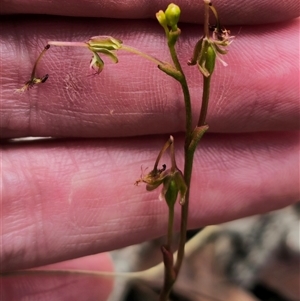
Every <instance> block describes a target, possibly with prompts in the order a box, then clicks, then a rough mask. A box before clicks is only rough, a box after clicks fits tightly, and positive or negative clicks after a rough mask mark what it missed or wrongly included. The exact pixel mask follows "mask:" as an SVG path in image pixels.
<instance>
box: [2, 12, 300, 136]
mask: <svg viewBox="0 0 300 301" xmlns="http://www.w3.org/2000/svg"><path fill="white" fill-rule="evenodd" d="M43 19H45V17H43ZM2 24H3V27H2V28H3V32H4V33H5V34H4V35H2V37H1V47H2V56H1V58H0V59H1V63H2V70H5V72H2V73H1V75H0V76H1V81H2V93H1V116H2V118H1V135H2V137H6V138H9V137H19V136H66V137H70V136H77V137H78V136H80V137H111V136H129V135H131V136H133V135H146V134H162V133H168V134H169V133H174V132H178V131H183V130H184V127H185V126H184V123H185V110H184V104H183V103H184V101H183V96H182V92H181V89H180V86H179V84H178V83H177V82H176V81H175V80H174V79H172V78H170V77H168V76H167V75H166V74H164V73H162V72H161V71H159V70H158V69H157V67H156V66H155V65H154V64H153V63H152V62H149V61H146V60H145V59H143V58H141V57H138V56H136V55H133V54H128V53H126V52H124V51H120V52H118V56H119V63H118V64H112V63H111V62H109V61H107V60H106V65H105V68H104V71H103V72H102V73H101V74H100V75H98V76H92V77H91V76H90V75H91V72H90V70H89V68H88V66H89V62H90V58H91V53H90V52H89V51H87V50H85V49H83V50H82V49H74V47H67V48H60V47H59V48H55V47H52V48H50V49H49V50H48V52H47V53H46V55H45V56H44V58H43V59H42V61H41V64H40V66H39V68H38V74H39V75H44V74H46V73H49V79H48V81H47V82H46V83H45V84H41V85H39V86H36V87H33V88H32V89H31V90H29V91H26V92H25V93H22V94H18V93H13V91H15V89H17V88H20V87H21V86H22V85H23V83H24V82H25V81H26V80H28V78H29V76H30V73H31V70H32V66H33V64H34V61H35V60H36V58H37V56H38V53H39V52H40V50H41V49H43V47H44V45H45V44H46V43H47V41H48V40H49V39H54V40H66V39H67V40H69V39H70V38H69V37H72V38H71V39H72V40H73V41H74V40H78V41H86V40H87V39H88V38H89V37H91V36H93V35H95V34H100V35H101V34H104V35H105V34H106V35H107V34H109V35H112V36H114V37H117V38H121V39H122V40H123V41H124V43H126V44H127V45H132V46H134V47H137V48H139V49H141V50H142V51H146V52H147V53H149V54H151V55H153V56H155V57H158V58H160V59H162V60H165V61H170V57H169V54H168V51H167V47H166V41H165V38H164V35H163V33H162V30H161V28H160V27H159V26H157V25H156V24H154V23H152V22H148V21H144V22H140V21H139V22H134V21H132V22H125V23H124V22H120V21H118V22H117V21H115V22H110V23H108V22H107V21H95V20H94V21H92V20H88V21H84V20H81V21H78V22H76V23H74V21H73V20H68V21H63V20H60V21H59V22H56V23H54V22H53V19H51V18H50V19H45V20H41V19H38V20H37V21H29V20H27V21H24V22H21V21H18V23H14V26H12V23H11V21H7V22H3V23H2ZM298 26H299V20H297V21H294V22H289V23H285V24H280V25H268V26H260V27H243V28H242V32H241V34H238V35H237V37H236V40H235V41H234V43H233V44H232V45H231V46H230V52H229V54H228V55H226V56H225V57H224V59H225V60H226V61H227V63H228V66H227V67H224V66H222V65H221V64H220V63H218V64H217V66H216V71H215V73H214V74H213V78H212V83H211V85H212V87H211V100H210V107H209V112H208V120H207V122H208V124H209V125H210V131H213V132H247V131H253V132H254V131H270V130H294V129H299V120H300V118H299V117H300V116H299V64H297V61H298V54H299V45H298V44H297V43H296V40H295V36H297V34H298V30H299V27H298ZM62 28H63V31H62V30H61V29H62ZM12 29H13V31H12ZM45 30H46V31H45ZM238 30H239V29H238V28H236V29H234V28H233V34H234V32H235V33H237V31H238ZM200 31H201V29H199V27H198V26H187V27H183V28H182V32H183V34H182V38H181V40H180V43H179V45H178V47H177V49H178V53H179V57H180V58H181V61H182V63H183V65H184V70H185V71H186V75H187V79H188V83H189V85H190V91H191V98H192V105H193V112H194V120H197V119H198V115H199V111H200V100H201V95H202V76H201V75H200V74H199V71H198V69H197V68H196V67H195V68H193V67H188V66H187V65H186V63H185V62H187V61H188V60H189V59H190V58H191V55H192V51H193V47H194V45H195V43H196V41H197V39H199V35H201V32H200ZM13 36H18V37H20V39H15V38H13V39H12V37H13ZM37 39H38V40H39V43H38V44H37V43H36V42H35V41H36V40H37ZM112 125H113V126H112Z"/></svg>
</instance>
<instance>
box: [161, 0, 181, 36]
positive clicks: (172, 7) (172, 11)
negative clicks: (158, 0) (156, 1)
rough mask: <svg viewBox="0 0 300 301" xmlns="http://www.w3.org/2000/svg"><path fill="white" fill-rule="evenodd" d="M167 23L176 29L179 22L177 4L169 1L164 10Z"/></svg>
mask: <svg viewBox="0 0 300 301" xmlns="http://www.w3.org/2000/svg"><path fill="white" fill-rule="evenodd" d="M165 15H166V19H167V24H168V26H170V27H171V28H172V30H174V31H175V30H177V23H178V22H179V18H180V8H179V6H178V5H176V4H174V3H171V4H169V6H168V7H167V9H166V11H165Z"/></svg>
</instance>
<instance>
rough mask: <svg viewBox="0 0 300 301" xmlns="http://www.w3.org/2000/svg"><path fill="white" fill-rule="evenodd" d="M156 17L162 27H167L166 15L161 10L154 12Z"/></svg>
mask: <svg viewBox="0 0 300 301" xmlns="http://www.w3.org/2000/svg"><path fill="white" fill-rule="evenodd" d="M156 19H157V20H158V22H159V24H160V25H161V26H162V27H167V26H168V24H167V19H166V15H165V13H164V12H163V11H162V10H160V11H159V12H157V13H156Z"/></svg>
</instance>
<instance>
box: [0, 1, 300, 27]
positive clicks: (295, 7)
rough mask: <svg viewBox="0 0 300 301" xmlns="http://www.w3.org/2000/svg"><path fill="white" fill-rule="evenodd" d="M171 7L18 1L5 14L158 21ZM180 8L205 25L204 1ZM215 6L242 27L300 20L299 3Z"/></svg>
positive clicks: (182, 3)
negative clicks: (157, 13) (156, 17)
mask: <svg viewBox="0 0 300 301" xmlns="http://www.w3.org/2000/svg"><path fill="white" fill-rule="evenodd" d="M213 2H214V1H213ZM169 3H170V1H169V0H152V1H148V0H143V1H135V0H122V1H117V2H116V1H77V0H67V1H64V2H63V4H62V2H61V1H59V0H54V1H38V0H34V1H31V0H25V1H23V0H16V1H5V2H3V3H2V4H1V5H2V9H1V13H2V14H47V15H64V16H76V17H102V18H121V19H147V18H154V16H155V13H156V12H157V11H158V10H160V9H165V8H166V7H167V5H168V4H169ZM176 4H177V5H179V6H180V7H181V8H182V18H181V20H182V22H189V23H201V22H202V17H201V16H203V1H201V0H200V1H193V0H188V1H187V0H178V1H176ZM214 5H216V7H217V8H218V11H219V12H220V14H221V16H222V21H223V22H224V23H226V24H240V25H241V24H266V23H274V22H282V21H286V20H290V19H292V18H296V17H298V16H299V9H300V7H299V1H298V0H285V1H281V0H273V1H260V0H252V1H244V0H234V1H225V0H219V1H217V0H216V1H215V2H214Z"/></svg>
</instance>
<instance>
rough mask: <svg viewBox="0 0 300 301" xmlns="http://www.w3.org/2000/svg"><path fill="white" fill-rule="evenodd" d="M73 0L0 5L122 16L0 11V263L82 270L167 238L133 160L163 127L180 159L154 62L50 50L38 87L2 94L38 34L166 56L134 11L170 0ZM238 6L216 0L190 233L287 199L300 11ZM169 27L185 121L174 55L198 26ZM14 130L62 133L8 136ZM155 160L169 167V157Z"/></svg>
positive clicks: (196, 92)
mask: <svg viewBox="0 0 300 301" xmlns="http://www.w3.org/2000/svg"><path fill="white" fill-rule="evenodd" d="M75 2H76V1H75V0H74V1H68V2H66V4H65V5H64V7H63V8H60V6H59V4H58V3H59V1H58V2H57V6H55V5H54V4H53V2H51V5H52V6H47V5H50V4H49V3H50V2H49V3H48V2H47V3H44V4H40V3H38V4H36V5H33V4H32V1H28V5H27V3H25V4H24V1H22V5H16V1H15V2H14V5H12V4H11V3H12V2H7V3H6V2H5V3H4V4H2V8H1V9H2V11H3V13H26V14H27V13H48V14H54V15H55V14H60V15H61V14H64V15H73V16H79V15H80V14H81V15H84V16H96V15H97V16H99V17H107V18H109V17H118V18H120V19H118V20H117V19H90V20H88V19H81V18H77V19H74V18H73V19H70V18H65V17H57V16H48V17H45V16H43V17H40V16H31V17H30V18H26V16H24V17H23V18H21V19H20V17H18V18H17V17H14V16H6V17H5V18H3V19H2V20H1V27H2V30H1V32H2V33H1V36H0V43H1V56H0V60H1V70H0V72H1V73H0V79H1V92H0V101H1V137H2V138H3V143H2V146H1V151H2V167H1V168H2V186H1V189H2V191H1V197H2V198H1V226H2V229H1V235H2V238H1V269H2V270H3V271H11V270H15V269H22V268H32V267H36V266H41V265H46V264H51V263H56V262H59V261H64V260H69V259H74V258H77V260H75V261H72V264H71V263H70V265H71V266H72V265H74V267H78V266H80V267H81V268H82V266H84V263H85V261H86V260H87V258H85V259H80V257H83V256H88V255H91V254H95V253H100V252H105V251H109V250H113V249H116V248H120V247H124V246H127V245H130V244H133V243H139V242H142V241H145V240H148V239H151V238H154V237H158V236H160V235H163V234H165V233H166V225H167V207H166V204H164V203H163V202H160V201H159V200H158V195H159V193H160V189H157V190H154V191H152V192H147V191H146V189H145V186H144V185H142V184H140V185H139V186H138V187H136V186H134V182H135V181H136V180H137V179H138V178H139V176H140V169H141V166H143V167H149V168H150V169H149V170H151V168H152V167H153V164H154V161H155V159H156V156H157V154H158V152H159V150H160V148H161V147H162V145H163V144H164V143H165V141H166V140H167V139H168V137H169V134H174V138H175V149H176V160H177V164H178V167H179V168H182V166H183V152H182V141H183V140H182V137H183V134H181V133H180V132H182V131H183V130H184V110H183V99H182V96H181V92H180V88H179V86H178V85H177V83H176V82H175V81H174V80H173V79H172V78H169V77H167V76H166V75H165V74H164V73H162V72H161V71H159V70H158V69H157V68H156V66H155V65H154V64H153V63H151V62H148V61H146V60H144V59H143V58H141V57H138V56H135V55H133V54H128V53H125V52H121V51H120V52H118V57H119V63H118V64H116V65H115V64H112V63H111V62H110V61H109V60H107V59H105V58H104V60H105V63H106V64H105V67H104V70H103V72H102V73H101V74H100V75H95V76H90V75H91V74H92V72H91V71H90V70H89V61H90V58H91V54H90V53H89V52H88V51H86V50H84V49H74V48H73V47H72V48H55V47H51V49H50V50H49V51H48V52H47V54H46V55H45V56H44V58H43V60H42V61H41V64H40V66H39V67H38V71H37V72H38V73H39V75H40V76H42V75H44V74H46V73H49V79H48V80H47V82H46V83H44V84H40V85H39V86H36V87H33V88H32V89H31V90H29V91H26V92H25V93H23V94H19V93H14V91H15V90H16V89H18V88H20V87H21V86H22V85H23V84H24V82H26V80H28V76H30V73H31V68H32V66H33V64H34V60H35V59H36V57H37V56H38V53H39V52H40V51H41V50H42V49H43V47H44V46H45V45H46V44H47V41H49V40H50V39H52V40H69V41H71V40H72V41H74V40H76V41H82V42H84V41H86V40H88V39H89V38H90V37H92V36H95V35H112V36H113V37H115V38H118V39H121V40H123V41H124V42H126V44H127V45H131V46H133V47H136V48H139V49H141V50H143V51H145V52H148V53H149V54H151V55H153V56H155V57H157V58H159V59H161V60H165V61H170V59H169V56H168V52H167V47H166V45H165V40H164V34H163V30H162V28H161V27H160V26H159V25H158V24H157V22H156V21H155V20H154V19H153V20H148V19H147V20H146V19H145V20H132V18H148V17H150V16H153V18H154V15H155V12H156V11H158V10H159V9H165V8H166V6H167V4H168V3H169V2H168V1H151V6H149V7H148V6H142V3H143V1H141V2H138V3H137V2H136V1H133V0H132V1H130V0H127V1H125V0H124V1H122V4H120V6H121V8H120V9H118V10H117V11H115V10H113V8H112V4H109V1H99V8H98V7H97V9H96V7H94V6H92V5H93V4H91V3H90V2H88V4H84V2H82V3H81V4H77V5H74V4H76V3H75ZM180 2H181V1H177V2H176V3H177V4H178V5H180V6H181V9H182V12H183V13H182V18H183V21H185V22H187V21H190V22H193V23H196V22H198V21H199V22H201V20H202V14H201V12H202V10H201V9H200V7H202V3H200V2H201V1H199V4H197V6H196V8H197V7H198V8H199V9H198V11H197V9H195V8H193V6H192V3H193V1H190V5H189V6H188V5H187V2H188V1H183V2H184V4H181V3H180ZM217 2H219V3H217ZM240 2H241V3H240V4H239V3H238V1H221V0H219V1H215V3H214V5H215V6H216V7H217V8H218V10H219V15H220V16H221V20H222V21H223V23H224V24H226V25H227V24H229V25H227V28H228V29H230V30H231V34H232V35H235V36H236V38H235V40H234V42H233V44H232V45H230V47H229V54H227V55H226V56H224V57H222V59H224V60H225V61H226V62H227V64H228V66H227V67H224V66H222V64H221V63H217V65H216V71H215V74H214V77H213V79H212V94H211V102H210V107H209V111H208V119H207V122H208V124H209V125H210V131H209V132H208V133H207V134H206V135H205V137H204V138H203V141H201V142H200V144H199V148H198V150H197V152H196V155H195V162H194V172H193V179H192V186H191V204H190V206H191V207H190V216H189V227H190V228H196V227H201V226H203V225H207V224H214V223H220V222H224V221H228V220H231V219H236V218H241V217H243V216H248V215H252V214H257V213H263V212H267V211H269V210H274V209H278V208H281V207H284V206H287V205H289V204H292V203H294V202H296V201H298V200H299V194H300V192H299V118H300V116H299V63H298V59H299V43H298V42H299V37H298V34H299V18H298V19H294V18H295V17H298V16H297V12H298V11H299V2H298V0H290V1H282V2H284V3H282V2H281V1H269V3H270V4H269V6H268V5H267V4H265V7H264V9H262V7H261V6H260V5H261V1H249V2H251V3H248V1H240ZM287 2H288V3H287ZM114 3H115V2H114ZM139 3H141V4H139ZM225 3H227V4H225ZM242 3H243V5H244V7H243V6H242ZM258 4H259V5H258ZM42 5H44V6H42ZM138 5H140V7H139V6H138ZM185 5H186V7H185ZM250 5H251V7H250ZM268 8H270V9H271V11H272V13H268V11H267V9H268ZM255 9H257V11H255ZM247 11H249V12H251V13H249V14H247ZM255 12H256V13H255ZM126 18H130V20H124V19H126ZM54 21H55V22H54ZM279 21H284V22H279ZM262 22H264V23H272V24H269V25H264V24H261V23H262ZM230 24H231V25H230ZM254 24H255V25H254ZM180 25H181V26H180V28H181V29H182V32H183V33H182V37H181V39H180V42H179V45H178V55H179V57H180V58H181V62H182V64H183V67H184V70H185V71H186V75H187V79H188V82H189V84H190V88H191V96H192V104H193V112H194V116H195V117H194V119H195V120H196V118H198V117H197V116H198V111H199V104H200V97H201V75H200V74H199V72H198V71H197V69H196V68H195V67H188V66H187V65H186V64H185V63H186V62H187V61H188V60H189V59H190V58H191V56H192V51H193V46H194V44H195V43H196V41H197V39H198V38H200V35H201V33H202V27H201V26H200V25H196V24H193V25H192V24H187V23H186V24H180ZM248 25H249V26H248ZM146 34H147V36H146ZM297 39H298V42H297ZM176 133H177V134H176ZM149 135H151V136H149ZM26 136H37V137H41V136H46V137H47V136H52V137H63V138H71V139H68V140H66V139H60V140H56V141H45V140H43V141H41V140H38V141H34V142H27V143H24V142H10V141H8V140H6V139H9V138H17V137H26ZM78 137H79V138H89V139H79V138H78ZM120 137H122V138H120ZM163 161H164V162H162V163H165V164H167V168H169V167H170V163H169V159H168V158H167V157H165V159H164V160H163ZM178 209H179V208H178ZM178 209H177V226H178V222H179V210H178ZM102 256H106V255H102ZM92 258H95V257H90V259H89V260H93V259H92ZM97 260H98V259H97ZM102 262H106V263H105V264H103V265H102V268H101V267H100V268H99V269H102V270H103V269H104V270H111V269H112V267H111V264H110V263H109V259H108V257H104V259H103V257H102ZM107 289H109V287H108V288H107Z"/></svg>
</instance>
